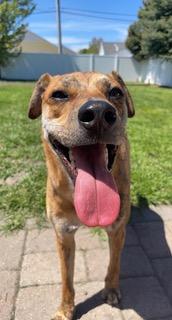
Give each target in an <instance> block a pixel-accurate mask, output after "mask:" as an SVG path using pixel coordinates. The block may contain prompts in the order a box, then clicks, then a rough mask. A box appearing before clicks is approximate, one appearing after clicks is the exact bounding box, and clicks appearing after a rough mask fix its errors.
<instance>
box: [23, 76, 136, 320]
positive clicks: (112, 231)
mask: <svg viewBox="0 0 172 320" xmlns="http://www.w3.org/2000/svg"><path fill="white" fill-rule="evenodd" d="M41 113H42V130H43V144H44V151H45V156H46V163H47V168H48V180H47V197H46V203H47V214H48V217H49V218H50V220H51V221H52V224H53V226H54V229H55V232H56V236H57V245H58V252H59V258H60V264H61V274H62V301H61V305H60V307H59V309H58V311H57V313H56V315H55V317H54V318H53V319H55V320H57V319H59V320H69V319H72V315H73V311H74V288H73V272H74V255H75V242H74V234H75V231H76V230H77V229H78V227H79V226H80V225H81V224H85V225H87V226H89V227H95V226H100V227H103V228H104V229H105V230H106V231H107V234H108V239H109V247H110V263H109V267H108V271H107V276H106V278H105V288H104V290H103V298H104V299H105V301H106V302H107V303H109V304H111V305H116V304H118V302H119V299H120V292H119V268H120V254H121V250H122V248H123V244H124V239H125V225H126V223H127V221H128V218H129V214H130V172H129V171H130V168H129V145H128V140H127V136H126V131H125V126H126V122H127V117H132V116H133V115H134V108H133V103H132V100H131V97H130V95H129V93H128V91H127V88H126V86H125V84H124V82H123V80H122V79H121V78H120V77H119V76H118V75H117V74H116V73H114V72H112V74H109V75H104V74H101V73H96V72H87V73H80V72H76V73H72V74H65V75H63V76H60V75H58V76H55V77H52V76H50V75H49V74H44V75H42V76H41V78H40V79H39V81H38V82H37V84H36V86H35V89H34V92H33V94H32V97H31V101H30V107H29V117H30V118H31V119H35V118H37V117H38V116H40V115H41Z"/></svg>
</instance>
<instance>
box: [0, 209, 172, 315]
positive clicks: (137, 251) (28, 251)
mask: <svg viewBox="0 0 172 320" xmlns="http://www.w3.org/2000/svg"><path fill="white" fill-rule="evenodd" d="M132 212H133V213H132V220H131V223H130V225H128V227H127V238H126V243H125V248H124V251H123V255H122V266H121V282H120V286H121V291H122V295H123V299H122V303H121V306H120V308H112V307H110V306H108V305H106V304H103V303H102V301H101V297H100V290H101V289H102V288H103V279H104V276H105V273H106V267H107V263H108V246H107V241H106V240H101V239H100V238H99V237H98V236H97V235H93V234H92V232H90V230H89V229H85V228H84V229H82V228H81V229H80V230H79V231H78V232H77V234H76V241H77V251H76V264H75V290H76V305H77V307H76V314H75V317H74V320H76V319H89V320H92V319H99V320H101V319H102V320H111V319H115V320H140V319H149V320H172V256H171V252H172V206H169V207H165V206H159V207H156V208H155V207H151V209H144V210H143V209H142V210H139V209H138V208H133V210H132ZM55 251H56V248H55V237H54V232H53V230H52V229H51V228H45V229H42V230H41V231H39V230H38V229H37V228H36V227H35V225H34V224H33V223H32V221H29V222H28V224H27V227H26V229H25V230H22V231H19V232H18V233H15V234H11V235H10V236H8V237H6V236H4V235H1V236H0V257H1V259H0V320H50V318H51V315H52V314H53V313H54V311H55V310H56V307H57V305H58V303H59V295H60V274H59V271H58V262H57V256H56V253H55Z"/></svg>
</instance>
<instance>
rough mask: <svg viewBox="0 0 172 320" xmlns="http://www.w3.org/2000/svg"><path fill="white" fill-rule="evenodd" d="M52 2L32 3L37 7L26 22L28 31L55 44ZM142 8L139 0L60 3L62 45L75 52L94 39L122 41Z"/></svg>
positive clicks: (54, 16) (54, 15)
mask: <svg viewBox="0 0 172 320" xmlns="http://www.w3.org/2000/svg"><path fill="white" fill-rule="evenodd" d="M55 1H56V0H49V1H43V0H35V3H36V5H37V7H36V9H35V12H34V13H33V14H32V15H31V16H30V17H29V18H27V22H28V24H29V26H28V28H29V30H31V31H33V32H35V33H37V34H38V35H40V36H42V37H44V38H46V39H47V40H49V41H50V42H52V43H55V44H57V23H56V14H55ZM141 5H142V0H118V1H117V0H85V1H84V0H80V1H79V0H61V8H62V14H61V19H62V40H63V45H65V46H67V47H69V48H71V49H73V50H75V51H78V50H79V49H81V48H84V47H88V43H89V42H90V40H91V39H92V38H93V37H99V38H100V37H101V38H103V39H104V40H105V41H123V40H125V38H126V36H127V30H128V26H129V25H130V24H131V23H132V22H133V21H135V20H136V19H137V12H138V10H139V8H140V7H141ZM72 10H74V11H72ZM80 10H81V11H80ZM86 10H88V11H86ZM93 11H94V12H93ZM95 11H96V12H97V11H98V12H100V14H97V13H96V12H95ZM101 12H102V13H101ZM71 13H73V14H71ZM109 13H111V14H109ZM112 13H113V15H112ZM80 14H83V15H86V16H81V15H80ZM88 15H92V16H96V17H97V18H95V17H88ZM104 18H106V19H104Z"/></svg>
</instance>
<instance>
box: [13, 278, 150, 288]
mask: <svg viewBox="0 0 172 320" xmlns="http://www.w3.org/2000/svg"><path fill="white" fill-rule="evenodd" d="M147 278H156V276H155V275H143V276H126V277H120V280H128V279H147ZM88 282H89V283H94V282H104V279H101V280H86V281H84V280H83V281H74V285H78V284H87V283H88ZM61 284H62V282H49V283H40V284H39V283H35V284H30V285H22V286H20V287H19V289H27V288H32V287H44V286H59V285H61Z"/></svg>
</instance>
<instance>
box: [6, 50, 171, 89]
mask: <svg viewBox="0 0 172 320" xmlns="http://www.w3.org/2000/svg"><path fill="white" fill-rule="evenodd" d="M112 70H115V71H117V72H118V73H119V74H120V75H121V76H122V78H123V79H124V80H125V81H132V82H143V83H150V84H158V85H163V86H170V87H172V62H170V61H165V60H160V59H156V60H149V61H145V62H138V61H136V60H135V59H134V58H125V57H118V56H99V55H73V56H72V55H59V54H43V53H40V54H38V53H22V54H21V55H20V56H19V57H18V58H15V59H14V60H13V61H11V63H10V64H9V65H8V66H7V67H6V68H2V69H1V78H2V79H6V80H25V81H30V80H37V79H38V78H39V77H40V75H41V74H43V73H45V72H48V73H50V74H51V75H55V74H64V73H70V72H74V71H99V72H103V73H109V72H111V71H112Z"/></svg>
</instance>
